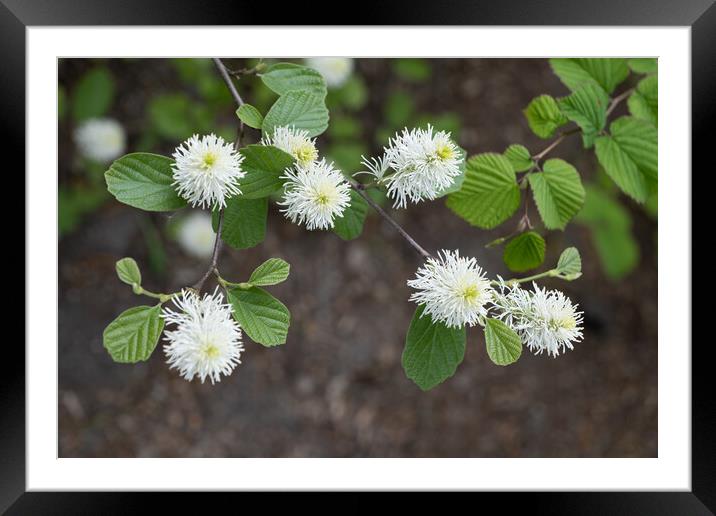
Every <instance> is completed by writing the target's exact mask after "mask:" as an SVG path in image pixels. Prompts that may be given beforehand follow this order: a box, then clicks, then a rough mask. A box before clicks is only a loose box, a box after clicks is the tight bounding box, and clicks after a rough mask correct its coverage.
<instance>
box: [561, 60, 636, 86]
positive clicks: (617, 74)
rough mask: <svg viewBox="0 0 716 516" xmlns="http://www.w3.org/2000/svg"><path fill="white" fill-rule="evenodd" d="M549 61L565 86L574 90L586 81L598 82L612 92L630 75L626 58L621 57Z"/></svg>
mask: <svg viewBox="0 0 716 516" xmlns="http://www.w3.org/2000/svg"><path fill="white" fill-rule="evenodd" d="M549 63H550V65H551V66H552V70H554V73H556V74H557V76H558V77H559V78H560V79H561V80H562V82H563V83H564V84H565V86H567V87H568V88H569V89H570V90H573V91H574V90H577V89H579V88H580V87H581V86H583V85H584V84H585V83H589V82H596V83H597V84H598V85H599V86H601V87H602V89H603V90H604V91H606V92H607V93H610V94H611V93H612V92H613V91H614V88H616V87H617V85H618V84H620V83H621V82H622V81H623V80H624V79H626V78H627V76H628V75H629V67H628V66H627V63H626V59H621V58H568V59H564V58H556V59H550V60H549Z"/></svg>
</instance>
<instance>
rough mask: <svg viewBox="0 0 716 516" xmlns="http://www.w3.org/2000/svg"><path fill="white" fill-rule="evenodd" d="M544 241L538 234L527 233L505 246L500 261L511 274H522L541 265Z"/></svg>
mask: <svg viewBox="0 0 716 516" xmlns="http://www.w3.org/2000/svg"><path fill="white" fill-rule="evenodd" d="M545 247H546V245H545V241H544V238H542V237H541V236H540V235H539V234H538V233H536V232H534V231H527V232H526V233H522V234H521V235H518V236H516V237H515V238H513V239H512V240H510V241H509V243H508V244H507V245H506V246H505V250H504V252H503V254H502V260H503V261H504V262H505V265H507V267H508V268H509V269H510V270H511V271H512V272H524V271H528V270H530V269H534V268H536V267H539V266H540V265H542V262H544V252H545Z"/></svg>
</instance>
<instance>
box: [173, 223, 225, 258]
mask: <svg viewBox="0 0 716 516" xmlns="http://www.w3.org/2000/svg"><path fill="white" fill-rule="evenodd" d="M177 237H178V240H179V244H180V245H181V246H182V247H183V248H184V250H185V251H186V252H188V253H189V254H191V255H192V256H195V257H197V258H208V257H210V256H211V254H212V253H213V252H214V240H215V238H216V233H214V228H213V227H212V226H211V215H209V214H208V213H206V212H203V211H194V212H192V213H190V214H189V215H187V216H186V217H185V218H184V220H182V221H181V224H180V226H179V232H178V234H177Z"/></svg>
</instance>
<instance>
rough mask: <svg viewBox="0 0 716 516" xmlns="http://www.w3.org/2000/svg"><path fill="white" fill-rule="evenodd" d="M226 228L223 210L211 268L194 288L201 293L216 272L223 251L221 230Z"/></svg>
mask: <svg viewBox="0 0 716 516" xmlns="http://www.w3.org/2000/svg"><path fill="white" fill-rule="evenodd" d="M223 227H224V210H223V208H222V209H221V210H219V224H218V226H217V229H216V237H215V238H214V251H213V253H212V254H211V264H209V268H208V269H207V270H206V272H205V273H204V275H203V276H202V277H201V279H200V280H199V281H197V282H196V283H195V284H194V286H193V288H194V289H195V290H196V291H198V292H201V288H202V287H203V286H204V283H205V282H206V280H207V279H209V276H211V274H212V273H213V272H214V271H215V270H216V264H217V262H218V261H219V252H220V251H221V229H222V228H223Z"/></svg>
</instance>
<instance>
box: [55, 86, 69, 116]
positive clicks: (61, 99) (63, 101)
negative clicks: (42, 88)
mask: <svg viewBox="0 0 716 516" xmlns="http://www.w3.org/2000/svg"><path fill="white" fill-rule="evenodd" d="M66 111H67V93H65V89H64V88H63V87H62V86H57V119H58V120H62V119H63V118H64V117H65V112H66Z"/></svg>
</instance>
